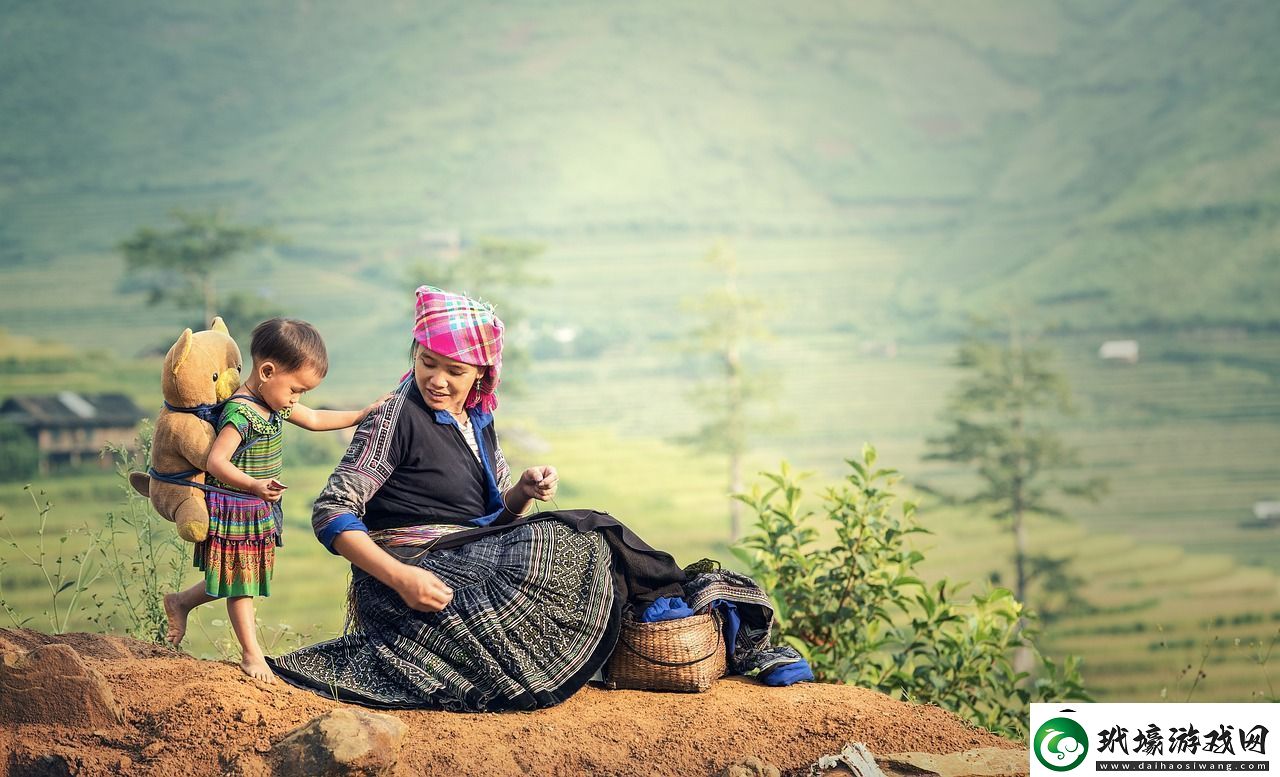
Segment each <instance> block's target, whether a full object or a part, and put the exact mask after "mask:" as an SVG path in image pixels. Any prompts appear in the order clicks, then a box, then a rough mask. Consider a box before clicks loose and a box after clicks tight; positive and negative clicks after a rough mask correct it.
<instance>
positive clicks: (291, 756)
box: [270, 707, 406, 777]
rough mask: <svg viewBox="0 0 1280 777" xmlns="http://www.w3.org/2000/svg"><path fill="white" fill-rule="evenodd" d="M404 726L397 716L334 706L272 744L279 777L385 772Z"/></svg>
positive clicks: (394, 758) (393, 758)
mask: <svg viewBox="0 0 1280 777" xmlns="http://www.w3.org/2000/svg"><path fill="white" fill-rule="evenodd" d="M405 731H406V727H405V725H404V723H403V722H401V721H400V719H399V718H396V717H392V716H391V715H382V714H378V713H374V712H365V711H364V710H353V709H349V708H341V707H340V708H338V709H336V710H331V711H329V712H326V713H325V714H323V715H321V716H319V717H317V718H314V719H312V720H311V721H310V722H309V723H307V724H306V725H303V726H300V727H299V728H296V729H294V730H293V731H291V732H290V733H289V734H288V735H287V736H286V737H285V738H284V739H282V740H281V741H280V742H279V743H277V744H276V746H275V747H273V748H271V756H270V757H271V761H272V766H273V768H274V773H275V774H276V775H278V777H327V776H328V775H333V776H334V777H340V776H341V775H365V776H366V777H373V776H374V775H390V774H391V773H392V772H393V771H394V769H395V767H396V763H397V761H399V759H400V744H401V743H402V742H403V741H404V735H405Z"/></svg>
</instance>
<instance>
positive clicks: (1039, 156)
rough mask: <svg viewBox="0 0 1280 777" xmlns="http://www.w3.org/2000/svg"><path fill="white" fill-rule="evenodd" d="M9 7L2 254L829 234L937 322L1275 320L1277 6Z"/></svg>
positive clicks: (359, 267)
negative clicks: (211, 240)
mask: <svg viewBox="0 0 1280 777" xmlns="http://www.w3.org/2000/svg"><path fill="white" fill-rule="evenodd" d="M6 5H7V6H8V7H7V8H6V12H5V14H4V16H3V18H2V19H0V36H2V37H3V40H4V43H5V45H4V46H0V73H3V74H4V81H5V84H6V87H5V89H4V90H0V262H2V263H3V264H2V265H0V266H4V267H6V269H9V268H13V267H15V265H27V266H31V265H35V266H38V267H41V268H50V269H54V270H56V271H58V272H59V274H60V275H61V277H64V278H65V277H66V275H65V273H66V272H72V271H74V270H76V269H81V270H84V269H88V268H90V267H92V268H93V271H94V272H95V274H96V275H99V276H105V278H106V279H107V280H108V281H115V280H118V278H119V276H118V273H119V269H118V264H116V263H114V262H112V261H111V260H110V259H109V258H108V257H107V256H106V255H105V254H106V252H109V251H110V248H111V246H112V245H114V244H115V242H116V241H118V240H119V239H120V238H121V237H122V236H124V235H125V234H128V233H129V232H130V231H132V230H133V229H134V228H136V227H137V226H138V225H140V224H144V223H155V222H157V221H159V220H161V219H162V218H163V216H164V214H165V213H166V212H167V211H168V209H170V208H171V207H173V206H175V205H185V206H196V205H200V204H206V203H222V204H226V205H229V206H232V207H234V208H236V209H238V211H239V212H240V213H241V214H242V215H243V216H244V217H245V218H249V219H254V220H266V221H270V222H273V223H275V224H277V225H278V226H279V227H280V228H281V230H282V231H283V232H285V233H286V234H289V235H291V236H292V237H293V239H294V243H293V245H292V246H291V247H290V248H289V249H288V251H287V252H286V253H285V254H284V256H283V257H278V258H277V260H276V261H274V262H272V263H269V265H268V271H267V272H266V273H265V274H264V276H258V277H255V278H254V281H253V283H252V284H247V285H251V286H252V287H253V288H255V289H260V290H264V291H267V292H269V293H271V294H275V295H277V296H279V297H282V298H287V297H288V296H289V292H288V291H287V289H297V288H299V287H300V288H302V289H305V290H308V291H314V292H315V293H316V294H325V293H326V291H325V290H324V289H325V287H326V286H327V285H328V284H329V283H332V282H335V281H340V280H343V279H350V278H351V277H352V276H367V275H370V274H376V271H377V265H379V264H380V263H383V262H386V261H388V260H391V261H395V259H396V258H403V257H407V256H413V255H415V254H417V253H421V252H422V251H423V250H424V249H423V248H422V247H421V246H420V245H419V244H418V243H417V241H418V239H419V237H420V235H421V234H422V232H423V230H428V229H440V228H450V229H452V228H457V229H460V230H462V231H463V233H464V234H466V235H475V234H483V233H499V234H518V235H522V236H533V237H542V238H544V239H546V240H548V241H549V242H550V243H552V244H555V245H560V244H566V243H567V244H573V243H574V242H575V241H576V240H578V239H582V238H589V237H593V236H601V235H609V236H614V237H622V238H632V239H634V240H636V241H638V242H641V243H643V242H645V241H647V240H650V239H653V238H658V237H663V236H669V235H691V236H700V235H710V234H716V233H728V234H735V235H738V236H739V237H740V239H742V240H744V241H749V240H751V239H754V238H756V237H770V236H771V237H775V238H777V237H800V236H812V235H825V236H833V235H836V236H862V239H861V240H860V242H872V243H874V244H875V245H877V246H878V247H879V250H880V251H883V252H884V253H887V254H891V255H895V256H900V257H901V258H902V261H900V262H894V263H890V264H889V265H888V266H885V267H884V268H883V269H882V270H880V272H879V273H878V274H881V275H884V276H886V277H887V278H888V280H889V281H891V282H890V283H889V284H888V288H887V290H886V293H885V294H884V295H882V296H878V297H877V298H876V302H877V304H879V305H881V306H884V307H886V308H887V309H889V310H891V311H893V313H894V316H895V318H896V320H897V321H898V323H899V324H900V326H901V327H902V328H904V329H908V330H910V332H911V333H912V334H914V335H918V336H919V335H924V336H933V335H939V334H945V333H948V332H950V331H952V330H953V328H954V326H955V324H956V320H957V319H956V314H958V313H959V312H961V311H966V310H974V309H978V310H981V309H985V308H987V307H989V306H990V305H992V304H995V303H996V302H1003V301H1005V300H1008V299H1019V300H1022V301H1023V302H1025V303H1026V304H1028V305H1030V304H1038V305H1042V306H1044V309H1045V313H1046V315H1048V316H1050V317H1051V318H1052V319H1054V320H1056V321H1060V322H1062V323H1063V324H1064V325H1067V326H1071V327H1075V328H1089V329H1097V330H1101V329H1108V328H1125V329H1127V330H1129V329H1133V328H1137V327H1147V328H1149V327H1153V326H1156V327H1164V326H1170V325H1172V326H1180V325H1187V324H1196V325H1202V324H1206V323H1210V324H1219V323H1230V324H1242V325H1247V326H1251V327H1258V326H1272V325H1276V324H1280V316H1277V313H1276V309H1275V306H1274V305H1273V304H1271V302H1270V300H1269V298H1268V295H1267V294H1266V293H1265V291H1264V289H1267V288H1276V287H1277V285H1278V284H1277V282H1278V281H1280V277H1278V274H1280V261H1278V260H1277V254H1276V251H1275V249H1274V245H1275V237H1276V229H1277V225H1278V224H1280V219H1278V218H1277V216H1278V215H1280V145H1277V143H1278V142H1277V141H1276V138H1277V137H1280V135H1278V134H1277V132H1276V129H1277V128H1278V127H1280V108H1278V107H1277V106H1280V100H1277V98H1278V97H1280V54H1277V53H1276V50H1275V47H1274V46H1271V45H1269V42H1270V40H1271V37H1272V36H1273V34H1274V33H1275V31H1276V30H1277V29H1280V8H1277V7H1276V6H1275V4H1273V3H1267V2H1225V3H1212V4H1206V3H1200V2H1194V0H1188V1H1187V2H1182V3H1173V2H1163V1H1159V0H1151V1H1150V2H1143V3H1130V2H1094V3H1087V4H1081V3H1078V2H1060V3H1051V2H1042V3H965V4H954V3H927V4H926V3H908V4H904V3H896V2H882V3H867V2H860V3H856V4H849V5H847V6H846V7H839V6H830V5H828V4H818V3H807V4H800V5H798V6H797V5H795V4H788V5H785V6H784V5H779V4H777V3H764V2H747V3H732V4H727V3H708V4H696V5H693V6H690V5H689V4H676V3H646V4H643V5H642V6H638V7H637V6H618V7H605V8H602V7H600V6H599V5H598V4H582V3H577V4H575V3H561V4H556V5H554V6H550V7H548V6H546V5H545V4H540V3H532V2H525V3H470V4H465V5H462V6H450V7H441V8H434V9H430V8H423V7H419V6H412V5H407V6H394V7H392V6H385V5H376V6H370V7H368V8H361V9H355V8H352V7H351V6H350V5H349V4H341V3H334V2H318V3H313V2H305V3H304V2H297V3H287V4H273V5H269V6H263V5H261V4H256V3H247V2H242V3H234V4H217V5H208V4H197V3H184V4H179V5H177V6H175V5H174V4H172V3H159V2H129V3H113V4H97V5H93V6H83V5H80V4H69V3H68V4H54V3H8V4H6ZM848 250H852V249H848ZM810 259H811V257H810V256H808V255H804V254H802V255H800V256H796V257H794V260H795V263H794V264H793V265H792V266H793V267H797V268H800V269H803V268H804V267H806V265H807V263H808V261H809V260H810ZM619 260H620V255H619ZM49 263H52V264H49ZM317 267H330V268H332V269H333V270H335V271H336V272H337V274H338V276H339V277H337V278H333V277H330V276H327V275H326V274H325V273H323V272H314V270H315V269H316V268H317ZM579 282H580V283H584V284H586V285H587V286H589V287H590V288H591V289H592V290H593V291H594V292H595V293H596V294H597V295H603V294H606V293H607V289H608V279H607V278H606V277H599V278H595V279H580V280H579ZM12 288H14V289H15V291H25V290H28V288H30V287H27V286H25V285H23V281H22V279H21V278H19V279H15V280H14V286H13V287H12ZM33 290H34V289H33ZM40 290H41V291H44V289H40ZM366 291H367V289H365V288H364V287H363V286H362V285H357V286H356V287H355V288H354V289H352V290H350V291H347V290H345V289H344V293H345V294H346V296H347V298H348V299H350V297H351V296H352V295H359V294H363V293H365V292H366ZM36 299H37V300H38V301H47V300H46V299H45V298H43V297H36ZM89 307H90V308H91V310H87V311H85V312H86V313H87V314H89V315H93V314H94V312H95V311H93V310H92V308H93V307H96V305H94V303H90V304H89ZM316 307H317V309H323V307H324V306H321V305H317V306H316ZM99 315H102V316H103V317H107V316H106V315H104V314H101V313H100V314H99ZM112 318H114V317H112ZM47 324H48V322H47V321H46V320H45V319H43V318H42V317H41V316H39V315H38V314H34V313H27V312H25V311H22V310H16V311H15V310H10V309H9V308H8V306H7V305H6V307H5V309H4V311H3V314H2V316H0V325H3V326H9V327H12V328H15V329H19V330H26V329H30V328H34V327H36V326H45V325H47ZM68 331H70V330H68Z"/></svg>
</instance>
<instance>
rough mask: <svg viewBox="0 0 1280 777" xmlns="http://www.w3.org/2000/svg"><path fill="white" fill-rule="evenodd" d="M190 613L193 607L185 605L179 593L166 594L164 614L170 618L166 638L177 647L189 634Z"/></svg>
mask: <svg viewBox="0 0 1280 777" xmlns="http://www.w3.org/2000/svg"><path fill="white" fill-rule="evenodd" d="M190 614H191V608H190V607H184V606H183V604H182V598H181V597H180V596H179V595H178V594H165V595H164V615H165V617H166V618H168V619H169V631H168V633H167V634H165V639H167V640H168V641H169V644H170V645H173V646H174V647H177V646H178V644H179V643H180V642H182V638H183V637H185V636H186V635H187V616H188V615H190Z"/></svg>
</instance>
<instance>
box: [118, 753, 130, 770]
mask: <svg viewBox="0 0 1280 777" xmlns="http://www.w3.org/2000/svg"><path fill="white" fill-rule="evenodd" d="M116 768H117V769H119V770H120V773H121V774H128V773H129V770H130V769H132V768H133V759H132V758H130V757H129V756H127V755H122V756H120V760H119V761H117V762H116Z"/></svg>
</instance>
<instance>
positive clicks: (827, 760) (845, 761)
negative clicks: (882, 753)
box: [809, 742, 886, 777]
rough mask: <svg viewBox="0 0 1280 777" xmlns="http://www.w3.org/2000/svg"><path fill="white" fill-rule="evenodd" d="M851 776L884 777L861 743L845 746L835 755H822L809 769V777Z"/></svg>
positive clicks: (868, 751)
mask: <svg viewBox="0 0 1280 777" xmlns="http://www.w3.org/2000/svg"><path fill="white" fill-rule="evenodd" d="M845 774H852V775H856V777H886V775H885V774H884V772H882V771H881V770H880V766H879V764H877V763H876V759H875V757H874V756H872V755H871V751H870V750H868V749H867V746H866V745H864V744H862V743H861V742H853V743H852V744H848V745H845V747H844V749H843V750H841V751H840V752H839V753H837V754H835V755H824V756H822V757H821V758H819V759H818V762H817V763H815V764H813V765H812V766H810V767H809V775H810V777H826V775H845Z"/></svg>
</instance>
